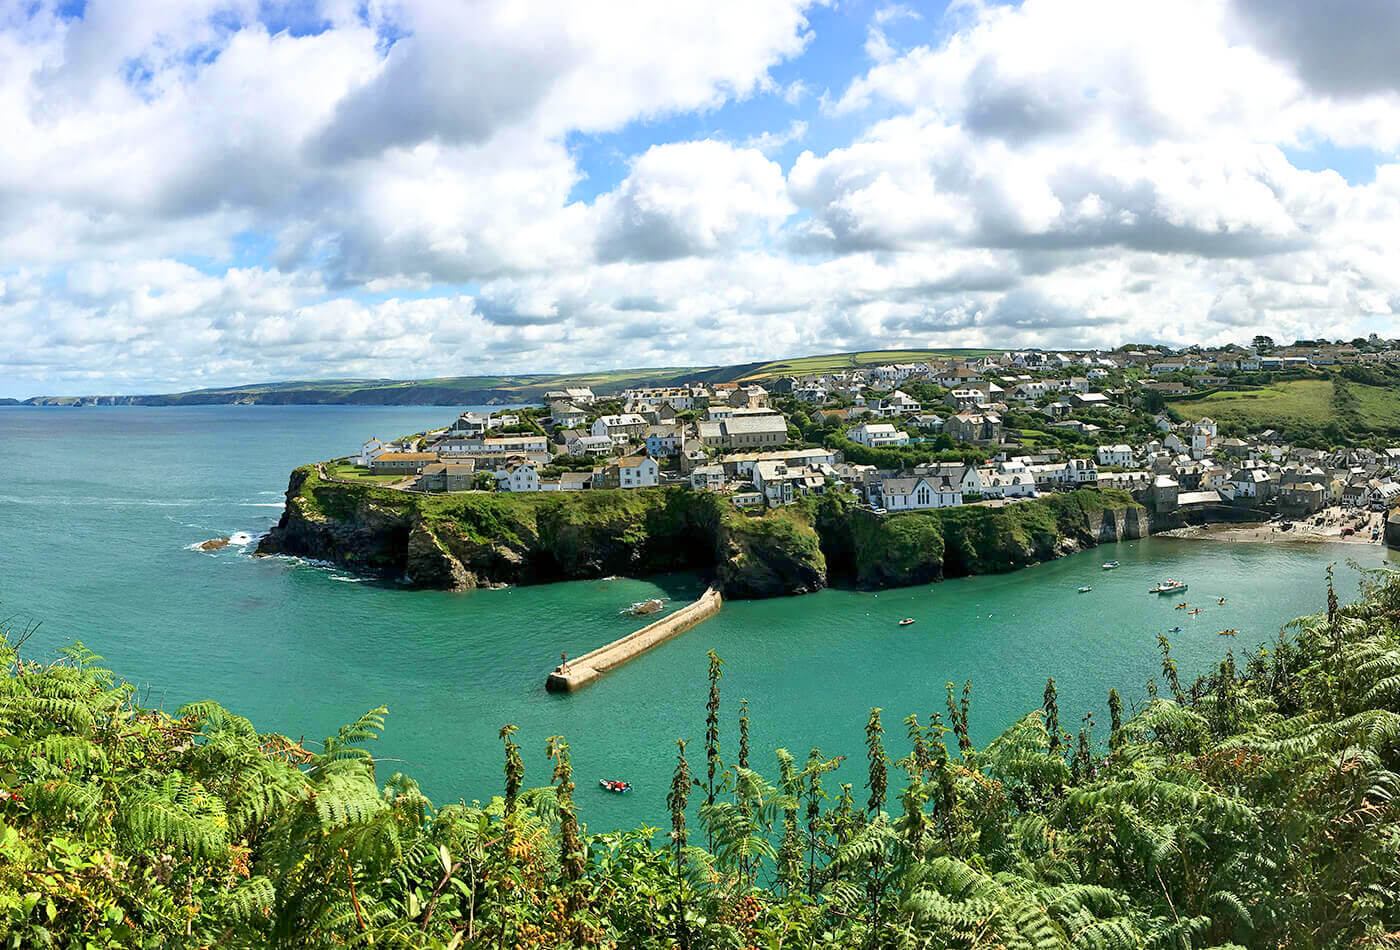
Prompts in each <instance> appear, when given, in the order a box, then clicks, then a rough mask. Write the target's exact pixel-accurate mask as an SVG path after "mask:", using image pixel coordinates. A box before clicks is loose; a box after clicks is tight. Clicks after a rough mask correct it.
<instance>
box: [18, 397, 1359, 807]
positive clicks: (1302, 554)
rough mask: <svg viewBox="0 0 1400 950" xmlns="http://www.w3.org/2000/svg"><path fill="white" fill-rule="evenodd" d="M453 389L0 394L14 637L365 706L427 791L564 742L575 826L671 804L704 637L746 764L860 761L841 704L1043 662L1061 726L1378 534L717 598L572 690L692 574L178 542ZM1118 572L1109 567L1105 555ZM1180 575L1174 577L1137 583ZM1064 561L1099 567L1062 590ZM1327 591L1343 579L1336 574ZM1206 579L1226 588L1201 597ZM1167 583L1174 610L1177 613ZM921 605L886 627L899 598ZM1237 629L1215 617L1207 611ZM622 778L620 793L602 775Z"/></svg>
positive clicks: (490, 778) (168, 680) (916, 692)
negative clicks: (578, 571)
mask: <svg viewBox="0 0 1400 950" xmlns="http://www.w3.org/2000/svg"><path fill="white" fill-rule="evenodd" d="M455 411H456V410H453V409H432V408H349V407H262V406H259V407H188V408H85V409H0V445H3V447H4V456H3V459H4V462H3V466H4V467H3V474H0V616H5V617H19V618H31V619H35V620H42V621H43V626H42V627H41V628H40V631H39V633H38V635H36V636H35V638H34V639H33V640H32V641H30V645H29V646H28V648H27V649H28V651H29V654H30V655H31V656H40V655H43V656H47V655H51V651H52V650H53V649H54V648H55V647H57V646H60V645H62V644H63V643H64V642H65V641H66V640H67V639H69V638H80V639H82V640H83V641H85V642H86V643H87V644H88V645H89V646H91V647H92V648H94V649H96V650H97V651H98V652H99V653H102V654H103V655H105V656H106V657H107V659H108V662H109V665H110V666H112V667H113V668H114V669H116V670H117V671H118V672H120V673H121V674H122V675H124V676H125V677H127V678H128V679H130V680H131V681H133V682H135V683H137V684H139V685H140V686H141V688H142V691H143V693H144V694H145V695H146V696H147V698H148V701H150V702H153V703H157V702H158V703H163V704H164V705H165V706H166V707H167V708H173V707H175V706H177V705H178V704H180V703H182V702H186V701H188V700H191V699H199V698H206V697H209V698H216V699H218V700H220V701H222V702H224V703H225V704H226V705H228V706H230V707H231V708H233V709H234V710H236V711H238V712H240V713H242V714H244V715H247V716H249V717H251V718H252V719H253V721H254V723H255V724H256V725H257V726H258V727H259V728H260V729H262V730H265V731H270V730H276V731H280V732H286V733H288V734H290V735H292V736H293V737H297V736H302V735H304V736H306V737H307V738H308V739H309V740H310V739H319V738H320V737H322V736H324V735H326V734H328V733H330V732H332V731H334V729H335V727H336V726H337V725H339V724H340V723H342V722H346V721H349V720H352V719H354V718H355V717H356V716H358V715H359V714H360V713H362V712H364V711H365V710H366V709H368V708H370V707H372V706H375V705H378V704H381V703H382V704H384V705H387V706H388V707H389V709H390V716H389V720H388V723H389V725H388V730H387V733H386V735H385V737H384V738H383V740H382V741H381V742H380V744H379V745H378V747H377V748H376V752H377V753H378V754H380V755H381V756H382V757H384V758H385V759H389V760H393V761H387V762H386V763H385V764H384V766H383V767H384V768H385V769H386V772H385V775H387V772H388V771H392V770H397V769H402V770H404V771H406V772H409V773H410V774H412V775H414V776H416V777H417V778H419V780H420V781H421V782H422V784H423V786H424V788H425V790H426V791H427V793H428V794H429V795H430V796H432V797H433V798H434V799H435V800H437V801H440V802H441V801H450V800H455V799H458V798H465V799H467V800H472V799H477V798H486V797H489V796H490V795H492V794H496V793H498V792H499V788H500V785H501V766H500V754H499V742H498V740H497V738H496V733H497V730H498V729H499V728H500V726H501V724H502V723H504V722H514V723H516V724H517V725H518V726H519V727H520V734H519V736H518V737H517V738H518V740H519V741H520V742H521V744H522V745H523V747H524V750H525V753H526V766H527V768H528V769H529V774H528V776H527V779H528V780H529V781H530V782H531V783H532V784H536V783H543V782H545V781H546V780H547V775H548V771H547V768H546V764H545V762H544V756H543V750H544V744H545V738H546V737H547V736H550V735H552V734H554V733H562V734H564V735H565V736H566V737H567V738H568V740H569V742H570V744H571V746H572V748H573V751H574V760H575V765H576V777H577V779H578V781H579V784H580V789H581V793H580V794H581V799H582V802H583V817H584V819H585V820H586V821H587V822H589V823H590V824H591V825H592V826H593V827H594V828H599V829H601V828H607V827H616V826H618V825H631V824H635V823H638V822H641V821H647V822H649V823H651V824H653V825H659V824H661V823H663V822H664V821H665V818H666V811H665V804H664V798H665V785H666V782H667V780H668V778H669V771H670V768H671V766H672V763H673V761H674V746H673V745H672V743H673V742H674V740H675V739H676V738H678V737H687V738H692V739H695V740H696V741H695V743H694V744H693V745H692V746H691V749H692V751H693V752H694V753H695V755H694V761H695V762H697V763H698V766H697V771H700V770H702V769H703V750H702V747H701V742H702V738H703V733H704V704H705V693H706V684H705V668H706V660H705V651H706V650H708V649H711V648H713V649H714V650H716V651H717V652H718V653H719V654H720V656H722V657H723V658H724V660H725V663H726V665H725V678H724V681H723V701H724V710H723V715H724V717H725V726H724V730H725V731H724V736H723V739H722V743H723V747H724V751H726V752H729V753H732V752H733V751H735V747H736V744H737V738H736V727H735V725H734V718H735V716H736V707H737V702H738V699H739V698H740V697H746V698H747V699H748V700H749V705H750V715H751V717H752V719H753V749H754V752H755V756H754V761H755V764H758V765H760V767H762V768H764V769H766V770H767V771H768V772H769V773H770V774H771V773H773V772H775V771H776V769H775V768H774V767H773V758H772V755H771V752H772V750H773V749H774V748H776V747H778V746H786V747H787V748H788V749H790V750H791V751H793V753H794V754H796V755H798V756H799V758H801V757H804V756H805V755H806V753H807V751H808V750H809V749H810V748H811V747H812V746H814V745H816V746H820V747H821V748H822V750H823V751H824V752H826V753H827V754H832V755H834V754H838V753H844V754H847V755H850V756H852V757H853V759H854V760H855V761H854V762H853V763H852V764H851V765H849V766H847V767H844V768H843V769H842V770H841V771H840V772H839V773H838V776H839V780H841V781H850V782H855V783H859V782H860V780H861V777H862V775H863V759H862V737H863V727H864V723H865V720H866V717H867V715H868V713H869V709H870V707H871V706H874V705H878V706H882V707H884V709H885V722H886V729H887V733H888V734H889V739H890V745H891V747H892V748H893V749H894V750H896V751H902V749H903V743H902V741H901V737H902V735H903V731H904V729H903V725H902V724H901V722H900V720H901V719H902V718H903V717H904V716H906V715H907V714H909V713H911V712H916V713H918V714H919V715H920V718H921V719H925V720H926V719H927V716H928V714H929V713H931V712H935V711H942V710H943V692H944V691H943V684H944V682H945V681H948V680H953V681H956V682H957V683H958V684H961V683H962V681H963V680H964V679H971V680H973V690H974V692H973V703H972V714H971V725H972V730H973V733H974V738H975V739H976V740H977V741H978V742H985V741H986V740H987V739H989V738H991V737H992V736H993V735H995V734H996V733H997V732H998V731H1000V730H1001V729H1002V728H1004V727H1005V726H1006V725H1008V724H1009V723H1010V722H1012V721H1013V720H1014V719H1016V718H1018V717H1019V716H1020V715H1022V714H1023V713H1024V712H1026V711H1027V710H1029V709H1031V708H1034V707H1036V706H1038V705H1039V703H1040V697H1041V691H1042V690H1043V688H1044V685H1045V678H1046V677H1047V676H1054V677H1055V679H1056V680H1057V682H1058V683H1059V688H1060V709H1061V717H1062V721H1063V722H1064V724H1065V726H1066V728H1071V729H1077V728H1078V721H1079V717H1080V716H1082V715H1083V714H1084V713H1086V712H1088V711H1090V710H1091V709H1092V710H1094V711H1095V712H1096V713H1097V717H1096V718H1097V720H1098V721H1099V722H1100V723H1106V721H1107V715H1106V713H1105V712H1104V711H1103V710H1104V698H1105V695H1106V692H1107V690H1108V688H1109V687H1110V686H1116V687H1118V689H1119V690H1120V691H1121V692H1123V694H1124V697H1125V699H1129V700H1133V699H1138V700H1140V699H1141V698H1142V697H1143V696H1144V695H1145V691H1144V684H1145V682H1146V680H1147V678H1148V677H1149V676H1152V675H1154V674H1155V673H1156V671H1157V665H1158V660H1157V654H1156V642H1155V637H1156V634H1157V633H1159V632H1163V631H1165V630H1167V629H1168V628H1170V627H1172V626H1175V625H1177V624H1180V625H1181V626H1182V627H1183V628H1185V629H1184V630H1183V631H1182V632H1181V633H1179V634H1173V635H1172V640H1173V643H1174V648H1175V653H1176V656H1177V660H1178V663H1179V664H1180V666H1181V669H1182V674H1183V679H1189V678H1192V677H1194V676H1195V675H1196V674H1198V673H1200V672H1203V671H1205V669H1206V668H1207V666H1208V665H1209V664H1210V663H1212V662H1214V661H1216V660H1217V659H1218V658H1219V657H1221V656H1222V655H1223V654H1224V651H1225V650H1226V649H1227V648H1228V647H1231V646H1233V647H1234V648H1235V650H1236V653H1237V655H1238V654H1239V653H1241V652H1243V651H1244V650H1246V649H1248V648H1251V647H1253V646H1255V645H1257V644H1258V643H1259V642H1260V641H1262V640H1266V639H1270V638H1272V636H1273V634H1274V633H1275V631H1276V630H1277V629H1278V627H1279V625H1280V624H1282V623H1284V622H1286V621H1287V620H1290V619H1292V618H1293V617H1295V616H1297V615H1299V614H1303V613H1312V612H1314V611H1316V610H1317V609H1319V608H1320V606H1321V604H1322V602H1323V583H1324V578H1323V570H1324V569H1325V567H1326V565H1327V564H1328V563H1330V562H1332V561H1343V560H1345V559H1346V558H1348V557H1354V558H1356V559H1357V560H1359V561H1360V562H1361V563H1362V564H1364V565H1366V566H1376V565H1379V564H1380V563H1382V562H1383V560H1384V559H1385V557H1386V556H1385V554H1384V553H1383V552H1382V551H1381V550H1380V549H1379V548H1378V547H1377V546H1375V545H1364V544H1348V545H1335V546H1322V547H1318V546H1306V545H1291V546H1290V545H1276V544H1270V545H1263V544H1257V545H1250V544H1236V545H1225V544H1216V543H1208V542H1193V541H1171V540H1167V539H1160V538H1159V539H1150V540H1146V541H1136V542H1127V543H1124V544H1118V545H1111V546H1105V547H1101V548H1098V549H1097V550H1094V551H1091V552H1089V553H1087V554H1084V555H1079V556H1076V557H1070V558H1065V559H1063V560H1060V561H1056V562H1054V563H1051V564H1044V565H1041V566H1039V567H1035V568H1031V569H1029V570H1026V571H1021V572H1019V573H1015V574H1009V575H1002V576H996V577H978V578H967V579H964V580H958V581H949V582H945V583H942V584H936V585H932V586H928V587H918V588H906V589H901V590H892V591H882V592H880V593H876V594H871V593H856V592H852V591H839V590H838V591H824V592H822V593H820V594H815V595H811V596H806V597H796V598H786V599H778V600H767V601H753V602H733V603H728V604H726V605H725V607H724V609H723V611H722V612H721V613H720V614H719V616H717V617H715V618H714V619H712V620H709V621H707V622H706V623H704V624H703V625H701V626H700V627H697V628H696V629H694V630H692V631H690V632H689V633H687V634H685V635H683V636H682V637H680V638H678V639H677V640H674V641H672V642H671V643H669V644H666V645H665V646H663V647H661V648H659V649H657V650H655V651H653V652H652V653H650V654H647V655H646V656H644V657H642V658H640V659H638V660H637V661H635V662H633V663H631V664H629V665H628V666H626V667H625V668H623V669H621V670H619V671H617V672H615V673H613V674H610V675H609V676H607V677H605V678H604V679H603V680H601V681H600V682H598V683H597V684H595V685H593V686H591V687H589V688H587V689H585V690H584V691H582V692H580V693H576V694H573V695H566V696H558V695H551V694H548V693H546V692H545V691H544V688H543V683H544V676H545V673H546V672H547V671H548V670H549V669H550V668H551V667H552V666H553V665H554V664H555V663H557V662H558V657H559V653H560V651H561V650H565V651H568V653H569V654H570V655H571V656H577V655H579V654H582V653H584V652H586V651H587V650H589V649H591V648H593V647H595V646H598V645H600V644H602V643H604V642H606V641H608V640H610V639H612V638H614V637H617V636H620V635H621V634H623V633H626V632H628V631H629V630H631V629H633V628H634V627H635V626H637V621H635V620H634V619H632V618H628V617H625V616H622V615H620V614H619V613H618V611H619V610H620V609H621V608H622V607H624V606H626V605H627V604H629V603H631V602H632V601H636V600H641V599H644V598H647V597H651V596H664V597H669V598H673V599H675V600H676V601H683V600H684V599H685V598H687V597H690V596H693V595H695V594H696V593H698V592H699V590H700V589H701V587H702V586H703V582H702V579H701V578H699V577H695V576H689V575H686V576H668V577H663V578H653V579H648V580H644V581H643V580H630V579H619V580H609V581H589V582H578V583H570V584H558V585H551V586H546V587H533V588H515V589H507V590H496V591H475V592H471V593H465V594H445V593H434V592H422V591H411V590H404V589H400V588H398V587H395V586H394V585H383V584H376V583H364V582H360V581H359V579H357V578H353V577H350V576H349V575H347V574H345V573H344V572H341V571H338V570H334V569H329V568H325V567H319V566H315V565H310V564H306V563H303V562H300V561H296V560H291V559H282V558H269V559H255V558H252V557H250V556H248V552H249V551H250V550H251V548H250V547H247V546H242V547H234V548H229V549H226V550H224V551H219V552H215V553H199V552H195V551H192V550H188V547H189V546H190V545H192V544H195V543H197V542H199V541H203V540H206V539H208V538H212V537H218V536H223V535H229V534H232V533H235V532H246V533H247V534H249V535H250V536H255V535H258V534H260V533H262V532H263V531H265V530H266V529H267V528H268V527H270V526H271V525H272V524H273V523H274V522H275V521H276V518H277V516H278V514H279V509H280V504H281V496H282V493H283V491H284V490H285V486H286V480H287V475H288V473H289V471H290V470H291V468H293V467H294V466H295V465H297V464H299V463H301V462H304V461H307V460H309V459H315V458H323V457H330V456H333V455H340V454H345V453H346V452H349V451H351V449H352V448H354V447H357V446H358V445H359V443H360V442H361V441H362V440H363V439H364V438H367V437H368V436H370V435H377V436H381V437H388V436H392V435H397V434H402V433H405V432H409V431H416V430H420V429H422V428H424V427H426V426H429V425H436V424H441V423H443V422H445V421H447V420H448V419H450V418H451V416H452V414H453V413H454V412H455ZM1115 558H1116V559H1118V560H1120V561H1121V562H1122V567H1120V568H1119V569H1118V570H1116V571H1103V570H1101V569H1100V567H1099V565H1100V563H1101V562H1102V561H1105V560H1111V559H1115ZM1164 576H1172V577H1184V578H1186V579H1187V580H1188V581H1189V582H1190V584H1191V589H1190V591H1189V592H1188V593H1187V594H1186V595H1185V596H1184V597H1178V598H1158V597H1155V596H1149V595H1147V594H1146V593H1145V591H1146V589H1147V588H1148V587H1149V586H1150V585H1151V584H1152V583H1153V582H1154V581H1156V580H1157V579H1159V578H1161V577H1164ZM1082 584H1091V585H1092V586H1093V588H1094V590H1093V591H1092V592H1090V593H1088V594H1082V595H1081V594H1078V593H1076V589H1077V588H1078V587H1079V586H1080V585H1082ZM1343 584H1344V587H1343V590H1344V593H1346V594H1350V593H1354V591H1355V581H1354V579H1353V578H1352V577H1351V576H1350V575H1349V574H1348V572H1346V571H1345V570H1343ZM1221 596H1224V597H1226V598H1227V602H1226V604H1225V606H1223V607H1220V606H1217V605H1216V600H1217V599H1218V598H1219V597H1221ZM1182 599H1185V600H1187V601H1189V602H1191V603H1192V604H1193V606H1194V605H1197V604H1200V605H1203V606H1205V608H1206V610H1205V612H1204V613H1202V614H1200V615H1198V616H1196V617H1188V616H1185V611H1178V610H1174V609H1173V604H1174V603H1176V602H1178V601H1179V600H1182ZM906 616H912V617H915V618H916V620H917V622H916V623H915V624H913V625H912V626H908V627H899V626H898V625H897V621H898V620H899V619H900V618H901V617H906ZM1229 627H1235V628H1238V629H1239V630H1240V632H1241V635H1240V636H1239V637H1238V638H1236V639H1235V640H1233V641H1232V640H1229V639H1226V638H1222V637H1220V636H1218V635H1217V633H1216V631H1218V630H1220V629H1223V628H1229ZM603 776H617V777H622V778H627V779H629V780H631V781H633V782H634V783H635V784H636V789H635V791H634V792H633V793H632V794H631V795H628V796H612V795H607V794H606V793H603V792H602V791H601V790H598V789H596V782H595V780H596V778H598V777H603Z"/></svg>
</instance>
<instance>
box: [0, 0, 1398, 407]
mask: <svg viewBox="0 0 1400 950" xmlns="http://www.w3.org/2000/svg"><path fill="white" fill-rule="evenodd" d="M1397 48H1400V3H1396V2H1394V0H1328V2H1327V3H1318V2H1315V0H1173V2H1172V3H1161V2H1159V0H1023V2H1021V3H998V2H991V0H952V2H950V3H923V4H914V3H907V4H899V3H890V2H886V0H825V2H822V0H706V2H704V3H657V2H655V0H602V2H591V0H559V2H542V0H510V2H504V0H502V2H481V0H290V2H277V0H87V2H84V0H61V2H55V0H0V128H3V129H5V133H4V137H5V144H4V146H3V147H0V396H14V397H24V396H31V395H78V394H96V393H101V394H109V393H110V394H122V393H147V392H169V391H174V390H181V389H190V388H199V387H206V386H222V385H230V384H235V383H244V382H256V381H267V380H280V379H324V378H343V377H354V378H384V377H391V378H424V377H435V376H459V375H484V374H495V373H502V372H510V373H519V372H565V371H574V370H594V369H604V368H620V367H643V366H686V365H690V366H694V365H707V364H729V363H739V362H747V361H752V360H761V359H770V358H777V357H784V356H795V355H801V354H811V353H826V352H838V351H846V350H856V349H872V348H897V347H956V346H988V347H995V348H1015V347H1031V346H1041V347H1057V348H1070V347H1076V348H1088V347H1112V346H1117V345H1119V344H1122V343H1125V342H1159V343H1167V344H1174V345H1182V344H1188V343H1197V342H1199V343H1226V342H1247V341H1248V340H1249V339H1250V338H1251V337H1252V336H1253V335H1254V334H1256V333H1266V334H1269V335H1271V336H1273V337H1275V338H1276V339H1280V340H1291V339H1294V338H1298V337H1302V338H1313V337H1317V336H1327V337H1329V338H1336V337H1342V338H1347V339H1350V338H1352V337H1355V336H1358V335H1366V334H1369V333H1371V332H1379V333H1380V334H1381V335H1383V336H1394V335H1397V334H1400V319H1397V313H1400V154H1398V152H1400V58H1397V57H1396V56H1395V55H1394V50H1395V49H1397Z"/></svg>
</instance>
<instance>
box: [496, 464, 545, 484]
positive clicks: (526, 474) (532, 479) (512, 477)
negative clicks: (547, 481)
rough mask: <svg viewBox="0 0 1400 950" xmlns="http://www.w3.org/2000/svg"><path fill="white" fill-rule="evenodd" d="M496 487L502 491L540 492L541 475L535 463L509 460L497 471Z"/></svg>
mask: <svg viewBox="0 0 1400 950" xmlns="http://www.w3.org/2000/svg"><path fill="white" fill-rule="evenodd" d="M494 474H495V476H496V487H497V488H499V489H500V490H502V491H539V490H540V475H539V472H538V471H537V470H536V469H535V466H534V463H532V462H527V461H525V460H524V459H508V460H506V461H505V462H504V463H503V464H501V465H500V466H499V467H498V468H497V469H496V471H495V473H494Z"/></svg>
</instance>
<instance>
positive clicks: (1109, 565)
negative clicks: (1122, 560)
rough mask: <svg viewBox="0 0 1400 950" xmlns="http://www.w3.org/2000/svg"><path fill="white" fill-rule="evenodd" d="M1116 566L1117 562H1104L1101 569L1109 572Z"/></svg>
mask: <svg viewBox="0 0 1400 950" xmlns="http://www.w3.org/2000/svg"><path fill="white" fill-rule="evenodd" d="M1117 566H1118V562H1117V561H1106V562H1104V566H1103V569H1104V570H1105V571H1111V570H1113V569H1114V568H1115V567H1117Z"/></svg>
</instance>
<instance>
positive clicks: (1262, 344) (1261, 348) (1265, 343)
mask: <svg viewBox="0 0 1400 950" xmlns="http://www.w3.org/2000/svg"><path fill="white" fill-rule="evenodd" d="M1250 346H1251V347H1252V348H1254V349H1255V350H1256V351H1258V352H1260V353H1268V352H1271V351H1272V350H1273V349H1274V338H1273V337H1271V336H1265V335H1264V334H1262V333H1261V334H1259V335H1258V336H1256V337H1255V338H1254V339H1253V340H1251V341H1250Z"/></svg>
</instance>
